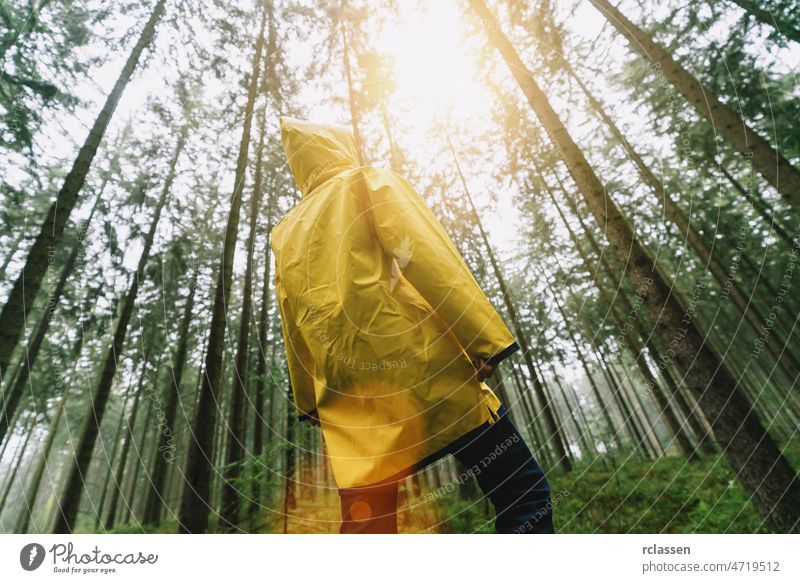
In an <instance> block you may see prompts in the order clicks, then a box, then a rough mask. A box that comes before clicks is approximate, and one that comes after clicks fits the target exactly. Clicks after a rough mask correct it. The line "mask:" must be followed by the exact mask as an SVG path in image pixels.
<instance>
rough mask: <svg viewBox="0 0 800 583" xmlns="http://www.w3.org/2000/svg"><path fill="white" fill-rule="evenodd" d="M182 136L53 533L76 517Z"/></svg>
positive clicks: (64, 528)
mask: <svg viewBox="0 0 800 583" xmlns="http://www.w3.org/2000/svg"><path fill="white" fill-rule="evenodd" d="M184 139H185V135H184V136H181V137H180V138H179V139H178V144H177V146H176V148H175V153H174V155H173V157H172V160H171V161H170V168H169V172H168V175H167V177H166V179H165V182H164V186H163V188H162V190H161V194H160V197H159V200H158V202H157V203H156V208H155V210H154V212H153V219H152V221H151V223H150V230H149V231H148V232H147V235H146V236H145V238H144V248H143V250H142V255H141V256H140V257H139V265H138V266H137V268H136V273H135V274H134V275H133V280H132V281H131V285H130V288H129V289H128V293H127V295H126V296H125V300H124V302H123V304H122V310H121V311H120V316H119V320H118V321H117V325H116V328H115V330H114V340H113V342H112V343H111V346H110V347H109V349H108V352H107V353H106V357H105V361H104V364H103V369H102V372H101V373H100V377H99V379H98V381H97V385H96V387H95V389H94V391H93V393H92V399H91V404H90V406H89V411H88V412H87V414H86V417H85V418H84V420H83V425H82V427H81V430H80V433H79V434H78V441H77V445H76V448H75V451H74V452H73V453H74V455H72V456H69V458H68V462H67V469H66V472H65V477H64V480H63V490H62V492H61V495H60V496H59V512H58V513H57V516H56V521H55V524H54V525H53V532H54V533H69V532H72V529H73V527H74V526H75V519H76V517H77V516H78V508H79V506H80V502H81V497H82V495H83V490H84V486H85V481H84V476H85V475H86V472H87V471H88V470H89V463H90V462H91V460H92V451H93V450H94V445H95V442H96V441H97V436H98V434H99V433H100V424H101V423H102V421H103V416H104V415H105V411H106V405H107V404H108V398H109V396H110V395H111V386H112V384H113V383H114V377H115V375H116V373H117V365H118V363H119V359H120V357H121V355H122V353H123V350H124V348H125V338H126V337H127V334H128V324H129V323H130V320H131V316H132V315H133V308H134V305H135V304H136V296H137V295H138V293H139V286H140V285H141V282H142V278H143V277H144V271H145V267H146V266H147V261H148V259H149V258H150V251H151V249H152V247H153V241H154V239H155V236H156V230H157V229H158V222H159V220H160V219H161V211H162V210H163V208H164V205H165V203H166V202H167V196H168V195H169V190H170V188H171V186H172V181H173V179H174V178H175V167H176V165H177V163H178V158H179V157H180V154H181V150H182V149H183V144H184V141H183V140H184Z"/></svg>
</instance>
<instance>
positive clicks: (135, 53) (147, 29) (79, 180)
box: [0, 0, 166, 377]
mask: <svg viewBox="0 0 800 583" xmlns="http://www.w3.org/2000/svg"><path fill="white" fill-rule="evenodd" d="M165 2H166V0H158V3H157V4H156V6H155V8H153V12H152V14H151V15H150V20H148V21H147V24H145V26H144V29H143V30H142V33H141V35H140V36H139V40H138V41H137V42H136V45H134V47H133V50H132V51H131V54H130V56H128V60H127V61H126V62H125V66H123V67H122V71H121V72H120V74H119V77H118V78H117V81H116V83H114V88H113V89H112V90H111V93H110V94H109V95H108V98H107V99H106V102H105V105H103V109H101V110H100V114H99V115H98V116H97V119H96V120H95V122H94V125H93V126H92V129H91V130H90V131H89V136H88V137H87V138H86V142H84V144H83V147H82V148H81V149H80V152H78V157H77V158H76V159H75V162H74V164H73V165H72V169H71V170H70V171H69V174H67V177H66V178H65V179H64V185H63V186H62V187H61V190H60V191H59V193H58V195H57V196H56V200H55V202H54V203H53V204H52V206H51V207H50V210H49V211H48V213H47V217H46V218H45V220H44V222H43V223H42V227H41V230H40V231H39V234H38V235H37V237H36V241H34V243H33V245H32V246H31V248H30V251H28V257H27V259H26V260H25V267H23V268H22V272H21V273H20V274H19V277H17V281H16V282H15V283H14V287H13V288H12V290H11V293H10V294H9V296H8V301H7V302H6V305H5V306H3V311H2V312H1V313H0V377H1V376H2V375H5V373H6V368H7V367H8V363H9V360H10V359H11V353H12V352H13V350H14V347H15V346H16V345H17V343H18V342H19V340H20V338H21V337H22V333H23V331H24V330H25V320H26V318H27V316H28V313H29V312H30V309H31V307H32V306H33V303H34V300H35V299H36V296H37V294H38V292H39V288H40V287H41V285H42V279H43V278H44V274H45V271H47V266H48V255H49V254H50V253H52V252H54V251H55V249H57V248H58V245H59V243H60V242H61V238H62V236H63V234H64V227H65V226H66V224H67V221H68V220H69V216H70V214H71V213H72V209H73V208H75V205H76V203H77V202H78V195H79V194H80V191H81V188H82V187H83V184H84V182H85V181H86V176H87V175H88V174H89V170H90V168H91V166H92V161H93V160H94V157H95V154H96V153H97V149H98V148H99V147H100V142H101V141H102V140H103V135H104V134H105V132H106V129H107V128H108V124H109V122H110V121H111V117H112V116H113V114H114V110H115V109H116V107H117V103H119V100H120V98H121V97H122V93H123V92H124V91H125V87H126V86H127V85H128V82H129V81H130V79H131V75H133V71H134V69H136V65H137V64H138V63H139V58H140V57H141V56H142V52H144V50H145V48H147V47H148V46H149V45H150V43H151V42H152V41H153V37H154V36H155V32H156V26H157V25H158V22H159V20H161V16H162V15H163V13H164V4H165Z"/></svg>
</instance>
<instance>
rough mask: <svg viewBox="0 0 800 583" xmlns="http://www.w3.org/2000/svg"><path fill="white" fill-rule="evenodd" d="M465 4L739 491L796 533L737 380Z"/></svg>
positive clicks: (502, 44)
mask: <svg viewBox="0 0 800 583" xmlns="http://www.w3.org/2000/svg"><path fill="white" fill-rule="evenodd" d="M592 1H593V2H595V3H596V2H598V0H592ZM470 4H471V6H472V7H473V9H474V10H475V11H476V12H477V13H478V15H479V16H480V18H481V20H483V21H484V24H485V27H486V30H487V33H488V35H489V39H490V42H491V43H492V45H493V46H494V47H495V48H496V49H497V50H498V51H499V53H500V54H501V55H502V57H503V59H504V60H505V61H506V64H507V65H508V67H509V69H510V71H511V73H512V75H513V76H514V78H515V79H516V81H517V83H518V84H519V87H520V89H522V91H523V93H524V94H525V96H526V98H527V100H528V102H529V104H530V105H531V108H532V109H533V111H534V112H535V114H536V116H537V117H538V118H539V120H540V122H541V124H542V125H543V126H544V128H545V130H546V131H547V134H548V135H549V137H550V139H551V140H552V141H553V142H554V143H555V145H556V146H557V147H558V148H559V149H560V153H561V156H562V159H563V161H564V162H565V164H566V165H567V168H568V169H569V172H570V174H571V175H572V178H573V180H574V181H575V183H576V184H577V186H578V189H579V191H580V192H581V194H582V195H583V197H584V200H585V201H586V204H587V206H588V207H589V209H590V211H591V212H592V214H593V215H594V217H595V219H596V221H597V223H598V224H600V225H602V226H603V228H604V230H605V233H606V236H607V237H608V240H609V243H610V244H611V247H612V249H613V251H614V253H615V254H616V255H617V256H618V257H619V258H620V260H621V261H622V263H623V265H625V272H626V274H627V275H628V277H629V278H630V280H631V282H632V283H633V285H634V289H635V290H636V293H637V295H638V296H639V297H640V298H642V300H643V302H644V304H645V305H646V306H647V309H648V310H649V312H650V314H651V317H652V319H653V322H654V323H655V326H656V332H657V333H658V334H659V335H660V336H661V337H662V340H663V342H664V345H665V346H667V347H669V348H670V353H668V357H669V358H670V360H673V361H674V362H675V363H676V364H677V366H678V367H679V369H680V370H681V372H682V373H683V375H684V378H685V380H686V384H687V386H688V387H689V388H690V390H692V391H693V392H694V393H695V395H696V397H697V400H698V402H699V403H700V406H701V408H702V409H703V411H704V412H705V413H706V416H707V417H708V418H709V420H710V421H711V424H712V427H713V428H714V433H715V435H716V436H717V438H718V439H719V441H720V444H721V445H722V448H723V451H724V452H725V456H726V457H727V458H728V461H729V462H730V464H731V466H732V468H733V470H734V472H735V473H736V475H737V478H738V480H739V482H740V483H741V484H742V486H743V487H744V490H745V492H747V494H748V495H749V496H750V497H751V500H752V502H753V504H754V505H755V507H756V509H757V510H758V512H759V513H760V514H761V516H762V517H763V518H764V520H765V522H766V525H767V526H768V527H769V528H770V529H772V530H775V531H777V532H795V531H797V530H798V528H800V526H799V524H800V505H799V504H797V501H798V500H800V480H798V477H797V474H796V472H795V471H794V469H793V468H792V466H791V465H790V464H789V462H788V460H787V459H786V458H785V457H784V456H783V454H782V453H781V451H780V450H779V449H778V447H777V446H776V445H775V443H774V442H773V441H772V438H771V437H770V436H769V434H768V433H767V432H766V431H765V429H764V426H763V425H762V423H761V421H760V420H759V419H758V416H757V415H756V413H755V411H754V410H753V408H752V407H751V406H750V403H749V402H748V401H747V399H746V398H745V397H744V395H743V394H742V392H741V390H740V389H739V388H738V386H737V383H736V380H735V379H734V378H733V377H732V376H731V375H730V373H729V372H728V370H727V369H726V368H725V367H724V365H723V363H721V362H720V361H719V360H718V359H717V357H716V356H715V355H714V353H713V352H712V351H711V350H710V349H709V347H708V346H706V344H705V343H704V340H703V336H702V334H701V333H700V332H699V331H698V330H697V328H696V327H695V324H694V322H693V319H692V314H691V313H688V312H687V310H686V309H684V307H683V306H682V305H681V304H680V303H679V301H678V299H677V298H676V296H675V295H674V293H671V292H673V291H674V290H672V289H671V287H670V286H669V284H668V283H667V281H666V278H665V277H664V276H663V275H662V274H661V272H660V271H659V270H658V268H657V266H656V265H655V263H654V261H653V258H652V257H651V256H650V254H649V253H648V252H647V250H646V249H645V248H644V246H643V245H642V244H641V242H640V241H639V240H638V239H637V238H636V236H635V234H634V233H633V230H632V229H631V226H630V224H629V223H628V222H627V220H626V219H625V217H624V216H623V215H622V214H621V213H620V211H619V209H618V208H617V207H616V205H615V204H614V202H613V201H612V200H611V197H610V196H608V194H607V192H606V190H605V187H604V186H603V184H602V183H601V182H600V179H599V178H598V177H597V175H596V174H595V173H594V170H593V169H592V167H591V166H590V165H589V163H588V162H587V161H586V158H585V157H584V155H583V152H581V150H580V149H579V148H578V146H577V145H576V144H575V142H574V141H573V139H572V137H571V136H570V135H569V133H568V132H567V129H566V127H564V125H563V123H562V122H561V120H560V119H559V117H558V115H557V114H556V112H555V110H553V108H552V106H551V105H550V103H549V101H548V99H547V97H546V96H545V95H544V93H543V92H542V90H541V89H540V87H539V85H538V84H537V83H536V81H535V79H534V78H533V76H532V75H531V72H530V71H529V70H528V68H527V67H526V66H525V64H524V63H523V62H522V60H521V59H520V57H519V55H518V54H517V52H516V50H515V49H514V47H513V46H512V45H511V43H510V42H509V40H508V38H507V37H506V36H505V35H504V34H503V32H502V31H501V30H500V29H499V27H498V24H497V22H496V21H495V19H494V17H493V16H492V14H491V13H490V12H489V10H488V8H487V7H486V4H485V2H483V0H470ZM767 147H768V146H767Z"/></svg>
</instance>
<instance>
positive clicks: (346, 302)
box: [271, 117, 518, 488]
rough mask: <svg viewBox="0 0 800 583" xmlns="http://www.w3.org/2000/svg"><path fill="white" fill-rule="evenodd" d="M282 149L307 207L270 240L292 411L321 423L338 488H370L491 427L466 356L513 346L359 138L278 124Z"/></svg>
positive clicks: (490, 413) (453, 253)
mask: <svg viewBox="0 0 800 583" xmlns="http://www.w3.org/2000/svg"><path fill="white" fill-rule="evenodd" d="M281 136H282V139H283V147H284V150H285V152H286V156H287V158H288V160H289V165H290V167H291V169H292V172H293V173H294V176H295V179H296V180H297V184H298V186H299V188H300V190H301V192H302V195H303V198H302V200H301V201H300V202H299V203H298V204H297V205H296V206H295V207H294V208H293V209H292V210H291V211H289V212H288V213H287V214H286V216H285V217H284V218H283V219H282V220H281V221H280V222H279V223H278V224H277V225H276V226H275V228H274V229H273V231H272V234H271V246H272V249H273V251H274V253H275V261H276V269H275V291H276V296H277V300H278V305H279V306H280V311H281V322H282V326H283V333H284V341H285V345H286V352H287V359H288V365H289V376H290V380H291V386H292V390H293V392H294V398H295V404H296V406H297V409H298V411H299V413H300V416H301V417H302V416H304V415H306V414H308V413H310V412H312V411H314V410H315V409H316V410H317V411H318V416H319V419H320V421H321V426H322V432H323V436H324V439H325V443H326V445H327V448H328V453H329V455H330V460H331V465H332V468H333V473H334V477H335V479H336V483H337V485H338V487H339V488H348V487H354V486H364V485H368V484H373V483H376V482H379V481H382V480H384V479H386V478H389V477H393V476H395V475H397V474H399V473H401V472H404V471H406V470H407V469H409V468H411V467H412V466H414V465H415V464H417V463H418V462H420V461H421V460H423V459H425V458H428V457H429V456H432V455H433V454H434V453H435V452H437V451H439V450H440V449H441V448H443V447H444V446H446V445H448V444H450V443H451V442H453V441H454V440H456V439H457V438H458V437H461V436H462V435H464V434H465V433H467V432H468V431H470V430H471V429H474V428H475V427H477V426H479V425H481V424H482V423H485V422H487V421H489V422H493V421H494V420H495V419H496V417H497V410H498V408H499V407H500V401H499V400H498V399H497V397H496V396H495V395H494V393H493V392H492V391H491V389H490V388H489V387H488V386H486V385H485V384H484V383H481V382H479V381H478V380H477V379H476V377H475V368H474V366H473V365H472V362H471V359H470V356H482V357H484V358H487V359H490V362H491V363H496V362H499V361H500V360H502V359H503V358H505V357H507V356H508V355H510V354H511V353H512V352H514V351H515V350H517V349H518V346H517V344H516V343H515V342H514V338H513V336H512V335H511V332H510V331H509V330H508V328H507V327H506V325H505V324H504V323H503V320H502V319H501V318H500V316H499V315H498V314H497V312H496V311H495V310H494V309H493V308H492V306H491V305H490V303H489V301H488V300H487V299H486V296H485V295H484V294H483V292H482V291H481V289H480V287H479V286H478V284H477V282H476V281H475V279H474V278H473V276H472V274H471V273H470V271H469V269H468V268H467V265H466V264H465V263H464V260H463V259H462V258H461V256H460V255H459V253H458V251H457V250H456V248H455V246H454V245H453V243H452V242H451V241H450V239H449V237H448V236H447V233H446V232H445V230H444V229H443V228H442V226H441V224H440V223H439V221H438V220H437V219H436V217H435V216H434V215H433V213H432V212H431V211H430V209H428V207H427V206H426V205H425V203H424V202H423V201H422V199H421V198H420V197H419V195H418V194H417V193H416V192H415V191H414V189H413V188H412V187H411V186H410V185H409V184H408V182H406V181H405V180H404V179H403V178H402V177H401V176H399V175H398V174H396V173H394V172H391V171H388V170H381V169H378V168H371V167H359V164H358V154H357V150H356V144H355V140H354V138H353V134H352V132H350V131H349V130H347V129H345V128H341V127H338V126H330V125H321V124H312V123H309V122H304V121H300V120H296V119H291V118H286V117H283V118H281Z"/></svg>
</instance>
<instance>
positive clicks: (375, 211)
mask: <svg viewBox="0 0 800 583" xmlns="http://www.w3.org/2000/svg"><path fill="white" fill-rule="evenodd" d="M362 176H363V186H364V189H363V191H362V195H363V201H362V205H363V206H364V207H365V208H364V209H363V210H364V211H365V213H366V215H367V217H368V220H370V222H371V224H372V228H373V229H374V233H375V236H376V238H377V239H378V241H379V242H380V245H381V246H382V248H383V250H384V251H385V252H386V253H387V254H389V255H391V256H393V257H394V259H395V260H396V261H397V264H398V266H399V267H400V269H401V271H402V274H403V277H405V278H406V279H407V280H408V281H409V282H410V283H411V284H412V285H413V286H414V288H416V290H417V291H418V292H419V293H420V294H421V295H422V296H423V297H424V298H425V300H426V301H427V302H428V303H429V304H430V305H431V306H432V307H433V309H434V310H435V311H436V313H437V314H438V315H439V316H440V317H441V319H442V320H443V321H444V322H445V323H446V324H447V325H448V326H449V327H450V330H451V331H452V332H453V334H454V335H455V336H456V338H457V339H458V341H459V343H460V344H461V346H462V347H463V348H464V350H465V351H466V352H467V354H469V355H470V356H472V357H473V358H474V357H477V358H479V359H480V360H479V361H478V362H479V363H480V362H481V361H482V363H483V364H484V365H485V367H486V368H484V372H485V373H488V374H484V376H491V372H492V371H493V369H494V367H496V366H497V365H498V364H499V363H500V361H501V360H503V359H505V358H507V357H508V356H510V355H511V354H512V353H514V352H515V351H516V350H518V349H519V346H518V345H517V343H516V342H515V341H514V337H513V335H512V334H511V332H510V331H509V329H508V328H507V327H506V325H505V323H504V322H503V320H502V318H501V317H500V315H499V314H498V313H497V312H496V311H495V309H494V307H492V305H491V303H490V302H489V300H488V299H487V298H486V295H485V294H484V293H483V290H481V288H480V286H479V285H478V282H476V281H475V278H474V277H473V276H472V273H471V272H470V270H469V268H468V267H467V264H466V263H465V262H464V259H463V258H462V257H461V255H460V254H459V252H458V250H457V249H456V247H455V245H454V244H453V242H452V241H451V240H450V237H449V236H448V235H447V232H446V231H445V230H444V227H442V225H441V223H439V221H438V219H437V218H436V217H435V216H434V214H433V213H432V212H431V210H430V209H429V208H428V206H427V205H426V204H425V202H424V201H423V200H422V198H421V197H420V196H419V195H418V194H417V193H416V192H415V191H414V189H413V188H412V187H411V185H410V184H409V183H408V182H407V181H406V180H405V179H404V178H403V177H401V176H400V175H398V174H396V173H394V172H390V171H384V170H379V169H375V168H364V169H363V172H362ZM473 362H475V360H473ZM476 368H478V369H480V366H479V364H476ZM479 377H480V374H479ZM481 380H482V379H481Z"/></svg>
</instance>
